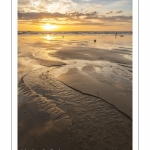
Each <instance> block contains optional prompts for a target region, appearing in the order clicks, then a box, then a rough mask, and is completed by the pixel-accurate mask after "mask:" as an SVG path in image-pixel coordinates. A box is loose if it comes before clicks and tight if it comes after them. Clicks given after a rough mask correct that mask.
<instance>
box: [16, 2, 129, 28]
mask: <svg viewBox="0 0 150 150" xmlns="http://www.w3.org/2000/svg"><path fill="white" fill-rule="evenodd" d="M46 24H49V25H50V26H51V27H50V28H49V30H56V31H62V30H64V31H86V30H90V31H94V30H95V31H114V30H115V31H119V30H122V31H132V0H18V30H19V31H23V30H26V31H38V30H41V31H44V30H46V29H47V30H48V28H44V27H43V26H44V25H46Z"/></svg>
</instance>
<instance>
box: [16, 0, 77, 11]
mask: <svg viewBox="0 0 150 150" xmlns="http://www.w3.org/2000/svg"><path fill="white" fill-rule="evenodd" d="M76 6H77V3H75V2H73V1H72V0H55V1H54V0H30V1H29V0H19V1H18V10H19V11H24V12H46V11H47V12H51V13H55V12H60V13H66V11H68V10H69V9H70V8H73V7H76Z"/></svg>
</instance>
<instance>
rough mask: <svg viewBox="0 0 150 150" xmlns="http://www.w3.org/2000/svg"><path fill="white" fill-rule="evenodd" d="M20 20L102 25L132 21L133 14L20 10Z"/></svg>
mask: <svg viewBox="0 0 150 150" xmlns="http://www.w3.org/2000/svg"><path fill="white" fill-rule="evenodd" d="M18 20H19V21H23V20H24V22H25V21H27V22H34V23H35V22H36V23H45V22H47V21H48V22H49V23H51V24H57V25H88V24H89V25H102V24H110V23H111V24H114V23H115V22H127V23H131V22H132V16H123V15H122V16H105V15H100V14H99V13H97V12H96V11H94V12H90V13H79V12H74V13H66V14H62V13H44V12H41V13H31V12H28V13H22V12H18Z"/></svg>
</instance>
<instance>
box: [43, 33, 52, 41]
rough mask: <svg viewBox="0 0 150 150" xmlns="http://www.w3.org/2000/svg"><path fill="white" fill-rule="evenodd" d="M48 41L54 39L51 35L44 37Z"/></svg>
mask: <svg viewBox="0 0 150 150" xmlns="http://www.w3.org/2000/svg"><path fill="white" fill-rule="evenodd" d="M44 38H45V39H46V40H51V39H52V38H53V37H51V36H50V35H49V34H47V36H45V37H44Z"/></svg>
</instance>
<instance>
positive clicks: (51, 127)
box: [18, 36, 132, 150]
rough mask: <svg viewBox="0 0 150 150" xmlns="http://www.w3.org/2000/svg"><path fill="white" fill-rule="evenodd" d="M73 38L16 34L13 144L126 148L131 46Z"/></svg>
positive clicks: (56, 149)
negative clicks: (109, 46) (15, 135)
mask: <svg viewBox="0 0 150 150" xmlns="http://www.w3.org/2000/svg"><path fill="white" fill-rule="evenodd" d="M56 38H57V37H56ZM65 38H66V37H65ZM72 38H73V37H69V38H68V39H69V40H68V39H63V40H62V39H61V38H57V39H54V40H51V41H48V40H46V39H44V38H43V36H33V37H31V36H20V37H19V50H18V150H20V149H29V150H30V149H31V150H32V149H35V150H42V149H45V150H47V149H48V150H49V149H53V150H59V149H60V150H79V149H82V150H106V149H107V150H120V149H122V150H131V149H132V120H131V118H132V60H131V58H132V52H131V51H130V49H128V48H126V49H125V48H120V49H119V48H118V49H117V48H114V47H113V48H112V50H110V49H109V50H108V49H103V48H97V47H98V45H97V46H96V45H95V46H92V47H90V48H89V46H88V40H89V37H80V38H81V39H82V40H83V39H86V38H88V39H87V40H86V41H84V42H80V40H81V39H80V40H78V41H73V39H72ZM91 38H92V37H91ZM101 38H102V37H101ZM104 38H105V37H104ZM25 39H32V40H28V41H29V42H26V40H25ZM64 40H66V41H64ZM121 40H122V39H121ZM57 42H58V43H61V44H62V45H61V46H58V43H57ZM70 43H71V44H72V45H70ZM74 44H75V45H74ZM56 45H57V46H56ZM80 45H85V47H81V46H80ZM91 45H92V44H91ZM118 47H119V46H118Z"/></svg>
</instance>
